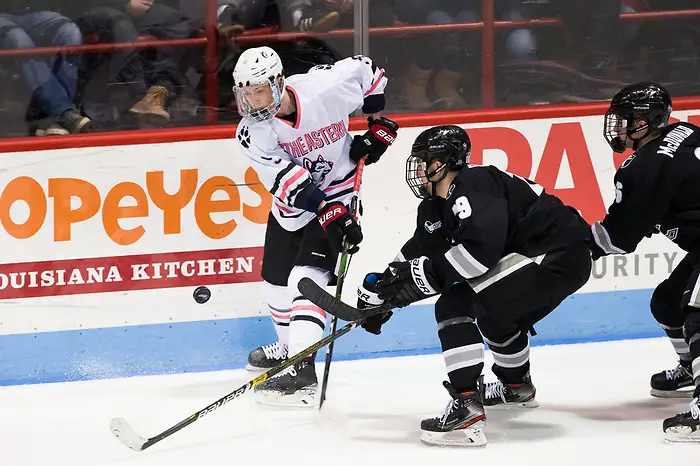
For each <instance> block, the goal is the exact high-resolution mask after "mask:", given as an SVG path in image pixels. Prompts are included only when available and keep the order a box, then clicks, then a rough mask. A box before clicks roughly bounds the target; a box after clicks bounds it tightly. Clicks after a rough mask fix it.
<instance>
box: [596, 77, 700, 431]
mask: <svg viewBox="0 0 700 466" xmlns="http://www.w3.org/2000/svg"><path fill="white" fill-rule="evenodd" d="M671 111H672V108H671V97H670V96H669V94H668V91H667V90H666V89H664V88H663V87H662V86H660V85H658V84H654V83H644V82H643V83H637V84H632V85H630V86H627V87H625V88H623V89H622V90H620V91H619V92H618V93H617V94H616V95H615V96H614V97H613V99H612V101H611V104H610V109H609V110H608V112H607V113H606V115H605V123H604V134H605V139H606V140H607V141H608V144H610V147H612V149H613V150H614V151H615V152H624V150H625V148H632V149H634V151H635V152H634V153H633V154H632V155H631V156H630V157H629V158H628V159H627V160H625V162H624V163H623V164H622V165H621V166H620V168H619V170H618V171H617V173H616V174H615V180H614V182H615V202H613V204H612V205H611V206H610V208H609V209H608V214H607V215H606V216H605V218H604V219H603V220H602V221H601V222H595V223H594V224H593V226H592V233H593V234H592V236H591V250H592V257H593V259H594V260H595V259H597V258H599V257H601V256H603V255H606V254H627V253H630V252H633V251H634V250H635V249H636V247H637V244H639V242H640V241H641V240H642V238H644V237H645V236H651V235H652V234H655V233H662V234H664V235H665V236H666V237H667V238H669V239H670V240H671V241H673V242H674V243H676V244H677V245H678V246H679V247H681V248H682V249H684V250H685V251H687V253H688V254H687V255H686V256H685V258H684V259H683V260H682V261H681V262H680V263H679V264H678V266H677V267H676V268H675V270H673V272H672V273H671V275H670V276H669V277H668V279H667V280H664V281H663V282H661V283H660V284H659V285H658V286H657V287H656V289H655V290H654V294H653V295H652V298H651V312H652V314H653V315H654V317H655V318H656V320H657V321H658V322H659V323H660V324H661V326H662V327H663V329H664V330H665V331H666V333H667V335H668V337H669V338H670V339H671V342H672V343H673V346H674V348H675V350H676V352H677V353H678V357H679V359H680V363H679V365H678V367H677V368H675V369H672V370H667V371H664V372H661V373H658V374H655V375H654V376H652V378H651V387H652V395H654V396H667V397H668V396H678V393H677V390H678V389H680V388H683V387H687V386H692V385H693V374H695V392H694V394H693V395H692V396H693V397H694V399H693V401H692V403H691V407H690V410H689V411H688V412H686V413H682V414H679V415H677V416H675V417H672V418H669V419H666V420H665V421H664V424H663V430H664V432H665V433H666V439H667V440H669V441H671V442H688V441H695V442H700V280H699V279H698V277H699V275H700V128H698V127H697V126H694V125H692V124H690V123H675V124H669V118H670V116H671Z"/></svg>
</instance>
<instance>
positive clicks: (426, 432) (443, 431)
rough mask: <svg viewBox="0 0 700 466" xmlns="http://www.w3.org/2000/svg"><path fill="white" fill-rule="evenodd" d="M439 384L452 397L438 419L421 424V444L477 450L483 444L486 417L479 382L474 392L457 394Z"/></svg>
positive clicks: (452, 388)
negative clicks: (474, 448) (475, 448)
mask: <svg viewBox="0 0 700 466" xmlns="http://www.w3.org/2000/svg"><path fill="white" fill-rule="evenodd" d="M443 385H444V386H445V388H446V389H447V391H448V392H449V394H450V396H451V397H452V401H450V402H449V404H448V405H447V407H446V408H445V411H444V412H443V413H442V416H440V417H436V418H432V419H425V420H423V421H422V422H421V424H420V428H421V431H422V432H421V436H420V439H421V441H422V442H423V443H427V444H429V445H438V446H443V447H480V446H484V445H486V436H485V435H484V425H485V424H486V415H485V414H484V405H483V403H482V402H481V395H482V393H481V392H482V386H481V380H480V381H479V383H478V385H477V390H476V391H475V392H465V393H459V392H458V391H457V390H455V389H454V387H452V385H450V383H449V382H443Z"/></svg>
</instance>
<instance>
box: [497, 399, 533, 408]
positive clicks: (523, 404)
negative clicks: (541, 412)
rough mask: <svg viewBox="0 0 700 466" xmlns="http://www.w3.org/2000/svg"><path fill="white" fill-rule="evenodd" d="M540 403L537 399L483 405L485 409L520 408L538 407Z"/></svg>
mask: <svg viewBox="0 0 700 466" xmlns="http://www.w3.org/2000/svg"><path fill="white" fill-rule="evenodd" d="M539 406H540V403H539V402H538V401H537V400H529V401H518V402H517V403H501V404H497V405H491V406H489V405H484V408H485V409H520V408H539Z"/></svg>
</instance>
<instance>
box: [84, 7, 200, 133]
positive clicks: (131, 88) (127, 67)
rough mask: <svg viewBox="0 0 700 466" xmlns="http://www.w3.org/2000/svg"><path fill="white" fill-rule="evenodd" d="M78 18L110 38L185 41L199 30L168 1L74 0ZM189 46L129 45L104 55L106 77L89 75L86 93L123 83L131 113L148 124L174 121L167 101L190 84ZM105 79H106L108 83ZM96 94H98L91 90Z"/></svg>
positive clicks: (92, 31)
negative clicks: (187, 70)
mask: <svg viewBox="0 0 700 466" xmlns="http://www.w3.org/2000/svg"><path fill="white" fill-rule="evenodd" d="M71 8H72V9H73V11H74V17H75V18H76V21H77V22H78V24H79V25H80V27H81V29H82V30H83V32H84V33H86V34H98V35H99V36H100V38H101V39H102V40H105V41H111V42H135V41H136V40H137V39H138V37H139V35H140V34H143V35H152V36H155V37H156V38H157V39H161V40H166V39H186V38H189V37H192V36H193V35H194V34H195V32H196V26H195V23H194V22H193V21H192V20H190V19H189V18H188V17H186V16H185V15H184V14H182V13H180V12H179V11H178V10H175V9H173V8H171V7H170V6H168V5H164V4H162V3H158V2H154V1H152V0H74V3H73V4H72V6H71ZM187 51H188V48H186V47H157V48H154V49H149V50H144V51H139V50H135V49H126V50H120V51H116V52H110V53H109V55H106V57H107V60H108V71H107V73H106V77H104V78H103V79H97V76H96V77H95V79H90V78H91V77H90V76H88V83H87V85H86V92H87V93H88V94H91V89H92V90H94V92H95V94H99V89H100V88H105V89H106V88H107V86H108V85H112V84H116V83H123V84H125V86H126V87H127V89H128V92H129V94H130V96H131V98H132V103H133V101H134V100H138V101H137V102H136V103H134V104H133V105H132V106H131V108H130V109H129V112H130V113H131V114H132V115H134V116H136V117H137V118H140V119H142V120H144V121H147V122H148V123H149V125H155V126H162V125H164V124H166V123H167V121H169V120H170V117H171V115H170V112H169V111H168V108H167V107H168V102H169V99H170V98H171V97H173V96H175V95H176V94H177V93H178V90H179V91H182V90H183V89H185V88H187V89H188V90H189V88H190V83H189V82H188V81H187V78H186V77H185V75H184V72H185V68H186V66H185V63H184V61H185V59H184V58H185V54H186V53H187ZM105 81H106V82H105ZM93 95H94V94H93Z"/></svg>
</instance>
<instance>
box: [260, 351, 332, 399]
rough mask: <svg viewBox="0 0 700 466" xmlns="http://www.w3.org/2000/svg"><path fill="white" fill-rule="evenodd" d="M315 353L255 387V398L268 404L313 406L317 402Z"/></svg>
mask: <svg viewBox="0 0 700 466" xmlns="http://www.w3.org/2000/svg"><path fill="white" fill-rule="evenodd" d="M314 358H315V355H312V356H309V357H307V358H304V359H302V360H301V361H299V362H297V363H295V364H294V365H293V366H290V367H289V368H288V369H287V370H286V371H284V372H282V374H281V375H278V376H277V377H273V378H271V379H269V380H267V381H265V382H263V383H262V384H260V385H258V386H257V387H255V395H256V400H257V401H258V403H260V404H264V405H268V406H285V407H301V408H307V407H309V408H310V407H313V406H316V405H317V404H318V401H317V399H316V389H317V387H318V379H317V378H316V366H315V364H314Z"/></svg>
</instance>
